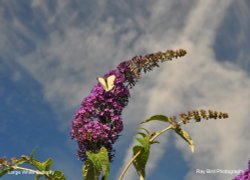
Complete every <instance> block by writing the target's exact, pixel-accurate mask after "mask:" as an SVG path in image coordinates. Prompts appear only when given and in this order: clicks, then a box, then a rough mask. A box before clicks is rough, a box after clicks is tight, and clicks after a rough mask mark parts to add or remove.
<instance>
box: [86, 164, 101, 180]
mask: <svg viewBox="0 0 250 180" xmlns="http://www.w3.org/2000/svg"><path fill="white" fill-rule="evenodd" d="M99 175H100V173H99V172H98V170H97V169H96V168H95V166H94V164H93V162H92V161H91V160H89V159H88V160H86V161H85V163H84V165H83V168H82V176H83V179H84V180H98V179H99Z"/></svg>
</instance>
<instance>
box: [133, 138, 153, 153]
mask: <svg viewBox="0 0 250 180" xmlns="http://www.w3.org/2000/svg"><path fill="white" fill-rule="evenodd" d="M135 139H136V140H137V141H138V142H139V143H140V144H141V145H142V147H143V148H144V149H146V151H148V149H149V148H150V143H149V136H146V137H145V138H138V137H136V138H135Z"/></svg>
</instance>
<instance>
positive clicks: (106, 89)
mask: <svg viewBox="0 0 250 180" xmlns="http://www.w3.org/2000/svg"><path fill="white" fill-rule="evenodd" d="M97 81H98V82H99V83H100V84H101V85H102V87H103V89H104V90H105V91H108V85H107V83H106V80H105V79H104V78H102V77H98V78H97Z"/></svg>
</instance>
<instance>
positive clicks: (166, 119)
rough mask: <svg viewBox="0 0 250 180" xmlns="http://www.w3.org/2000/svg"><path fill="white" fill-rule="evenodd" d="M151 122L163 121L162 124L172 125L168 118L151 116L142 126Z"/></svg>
mask: <svg viewBox="0 0 250 180" xmlns="http://www.w3.org/2000/svg"><path fill="white" fill-rule="evenodd" d="M150 121H162V122H167V123H171V121H170V120H169V118H168V117H167V116H164V115H155V116H151V117H150V118H149V119H146V120H145V121H143V122H142V123H141V124H143V123H147V122H150Z"/></svg>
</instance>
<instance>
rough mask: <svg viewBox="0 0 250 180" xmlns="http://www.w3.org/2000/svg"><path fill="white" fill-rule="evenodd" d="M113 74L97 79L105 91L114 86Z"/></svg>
mask: <svg viewBox="0 0 250 180" xmlns="http://www.w3.org/2000/svg"><path fill="white" fill-rule="evenodd" d="M115 78H116V77H115V75H110V76H109V77H107V78H102V77H98V78H97V81H98V82H99V83H100V84H101V85H102V87H103V89H104V90H105V91H110V90H112V89H113V88H114V86H115V84H114V82H115Z"/></svg>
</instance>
